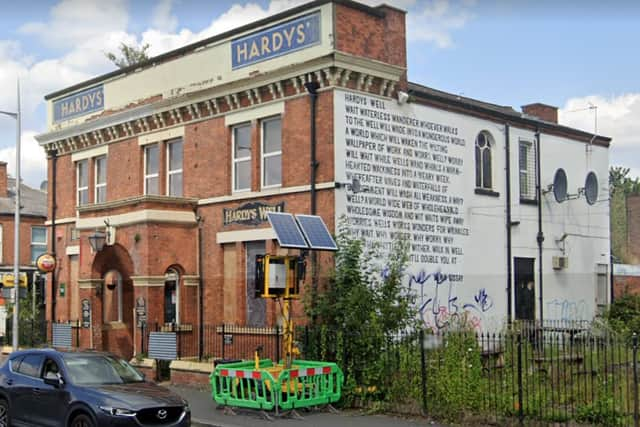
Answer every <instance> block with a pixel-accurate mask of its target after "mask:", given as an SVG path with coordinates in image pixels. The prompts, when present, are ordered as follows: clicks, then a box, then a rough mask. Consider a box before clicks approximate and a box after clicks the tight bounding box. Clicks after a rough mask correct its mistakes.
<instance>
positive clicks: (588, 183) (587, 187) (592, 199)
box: [584, 172, 598, 205]
mask: <svg viewBox="0 0 640 427" xmlns="http://www.w3.org/2000/svg"><path fill="white" fill-rule="evenodd" d="M584 195H585V198H586V199H587V203H589V204H590V205H593V204H595V203H596V201H597V200H598V177H597V176H596V174H595V172H589V173H588V174H587V179H586V180H585V182H584Z"/></svg>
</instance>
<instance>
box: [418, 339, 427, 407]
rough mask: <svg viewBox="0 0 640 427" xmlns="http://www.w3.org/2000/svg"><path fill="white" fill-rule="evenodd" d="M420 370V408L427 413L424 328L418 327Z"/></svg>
mask: <svg viewBox="0 0 640 427" xmlns="http://www.w3.org/2000/svg"><path fill="white" fill-rule="evenodd" d="M418 345H419V346H420V372H421V378H420V380H421V385H422V410H423V411H424V414H425V415H427V356H426V353H425V348H424V329H420V340H419V343H418Z"/></svg>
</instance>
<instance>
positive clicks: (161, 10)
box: [151, 0, 178, 32]
mask: <svg viewBox="0 0 640 427" xmlns="http://www.w3.org/2000/svg"><path fill="white" fill-rule="evenodd" d="M172 7H173V0H160V1H159V2H158V4H157V5H156V7H155V8H154V9H153V14H152V15H153V19H152V21H151V22H152V24H151V25H152V26H153V28H155V29H158V30H163V31H168V32H173V31H175V30H176V28H177V27H178V18H176V16H175V15H173V14H172V13H171V8H172Z"/></svg>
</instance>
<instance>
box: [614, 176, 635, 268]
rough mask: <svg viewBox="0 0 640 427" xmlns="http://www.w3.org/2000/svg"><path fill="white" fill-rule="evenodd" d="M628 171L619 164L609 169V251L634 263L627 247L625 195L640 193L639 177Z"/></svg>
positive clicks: (620, 258)
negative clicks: (633, 176) (630, 175)
mask: <svg viewBox="0 0 640 427" xmlns="http://www.w3.org/2000/svg"><path fill="white" fill-rule="evenodd" d="M629 172H630V170H629V168H624V167H621V166H612V167H611V168H610V169H609V204H610V207H609V209H610V222H611V253H612V254H613V256H614V257H616V258H617V259H618V260H621V261H622V262H625V263H634V262H635V261H636V260H634V259H633V257H632V256H630V254H629V250H628V247H627V233H628V225H627V196H630V195H635V194H640V179H638V178H631V177H629Z"/></svg>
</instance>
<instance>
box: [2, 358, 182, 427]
mask: <svg viewBox="0 0 640 427" xmlns="http://www.w3.org/2000/svg"><path fill="white" fill-rule="evenodd" d="M9 425H12V426H48V427H54V426H60V427H67V426H69V427H101V426H110V427H111V426H113V427H115V426H137V427H139V426H155V427H160V426H163V427H165V426H166V427H173V426H179V427H184V426H189V425H191V412H190V410H189V406H188V404H187V402H186V401H185V400H184V399H182V398H181V397H180V396H177V395H176V394H174V393H172V392H170V391H169V390H167V389H165V388H162V387H160V386H158V385H156V384H153V383H150V382H146V381H145V380H144V377H143V376H142V375H141V374H140V373H139V372H138V371H137V370H136V369H135V368H133V367H132V366H131V365H129V364H128V363H127V362H126V361H124V360H122V359H120V358H118V357H116V356H113V355H111V354H107V353H97V352H68V353H67V352H59V351H56V350H51V349H42V350H25V351H18V352H14V353H12V354H11V355H10V356H9V359H8V360H7V361H6V362H5V364H4V365H3V366H2V368H0V427H5V426H9Z"/></svg>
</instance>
